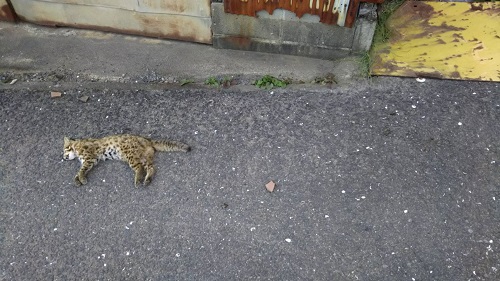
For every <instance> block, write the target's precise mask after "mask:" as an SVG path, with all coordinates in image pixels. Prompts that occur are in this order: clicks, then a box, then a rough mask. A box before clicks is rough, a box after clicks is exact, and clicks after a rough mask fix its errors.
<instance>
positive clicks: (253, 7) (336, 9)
mask: <svg viewBox="0 0 500 281" xmlns="http://www.w3.org/2000/svg"><path fill="white" fill-rule="evenodd" d="M382 1H383V0H366V1H365V2H382ZM359 3H360V0H225V1H224V10H225V12H226V13H231V14H237V15H248V16H253V17H255V16H256V15H257V12H258V11H262V10H265V11H267V12H268V13H269V14H272V13H273V11H274V10H275V9H285V10H288V11H291V12H294V13H295V14H296V15H297V17H299V18H300V17H302V16H303V15H304V14H311V15H317V16H319V18H320V22H322V23H326V24H337V25H339V26H346V27H352V26H353V25H354V21H355V19H356V16H357V13H358V8H359Z"/></svg>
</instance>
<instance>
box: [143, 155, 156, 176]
mask: <svg viewBox="0 0 500 281" xmlns="http://www.w3.org/2000/svg"><path fill="white" fill-rule="evenodd" d="M154 155H155V150H154V149H153V148H150V149H147V150H146V151H145V152H144V159H143V164H144V168H145V169H146V177H145V178H144V185H147V184H149V183H150V182H151V178H152V177H153V175H154V174H155V167H154V166H153V158H154Z"/></svg>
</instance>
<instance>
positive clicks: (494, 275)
mask: <svg viewBox="0 0 500 281" xmlns="http://www.w3.org/2000/svg"><path fill="white" fill-rule="evenodd" d="M0 87H2V88H0V104H1V107H0V124H1V125H0V131H1V141H0V202H1V206H0V207H1V213H0V231H1V235H0V253H1V257H0V260H1V262H0V279H1V280H217V281H219V280H500V247H499V243H500V88H499V84H498V83H497V84H495V83H479V82H459V81H439V80H427V81H426V82H424V83H419V82H417V81H415V79H398V78H378V79H374V80H373V81H372V82H371V83H361V84H360V85H357V86H342V87H339V88H334V89H327V88H326V87H325V88H324V89H315V90H301V89H300V87H299V88H293V87H292V88H287V89H275V90H269V91H267V90H255V91H240V90H237V89H233V88H231V87H230V88H228V89H207V88H197V87H191V88H167V89H158V90H135V89H126V87H122V89H117V88H113V87H110V88H107V87H99V88H92V85H83V86H75V87H73V88H68V89H65V90H64V91H63V95H62V97H60V98H51V97H50V90H48V89H45V88H43V89H42V88H37V87H24V88H16V89H14V88H12V87H9V86H0ZM28 88H29V89H28ZM124 88H125V89H124ZM85 95H87V96H89V99H88V101H87V102H82V101H80V100H79V98H81V97H82V96H85ZM115 133H134V134H140V135H143V136H150V137H155V138H168V139H174V140H179V141H183V142H186V143H188V144H189V145H191V146H192V148H193V149H192V151H191V152H189V153H187V154H183V153H157V155H156V158H155V163H156V167H157V174H156V176H155V177H154V178H153V182H152V183H151V184H150V185H149V186H147V187H146V188H144V187H141V188H138V189H136V188H134V184H133V172H132V171H131V170H130V168H129V167H128V166H127V165H126V164H125V163H122V162H118V161H106V162H103V163H100V164H99V165H97V167H95V168H94V169H93V170H92V171H91V172H90V174H89V176H88V184H87V185H85V186H83V187H76V186H75V184H74V182H73V176H74V175H75V174H76V171H77V170H78V167H79V163H78V162H77V161H62V160H61V159H62V152H63V150H62V148H63V137H64V136H68V137H73V138H80V137H101V136H106V135H109V134H115ZM271 180H273V181H275V182H276V189H275V191H274V192H272V193H270V192H268V191H267V190H266V189H265V184H266V183H267V182H269V181H271Z"/></svg>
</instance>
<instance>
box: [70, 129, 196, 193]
mask: <svg viewBox="0 0 500 281" xmlns="http://www.w3.org/2000/svg"><path fill="white" fill-rule="evenodd" d="M189 150H190V148H189V146H188V145H187V144H184V143H181V142H178V141H160V140H151V139H148V138H144V137H141V136H134V135H114V136H109V137H104V138H101V139H91V138H89V139H78V140H72V139H69V138H67V137H65V138H64V160H73V159H75V158H78V159H79V160H80V162H81V164H82V166H81V168H80V170H79V171H78V173H77V174H76V176H75V183H76V184H77V185H82V184H86V183H87V179H86V178H85V175H86V174H87V173H88V172H89V171H90V169H92V167H94V166H95V165H96V164H97V163H98V162H99V161H100V160H108V159H118V160H122V161H125V162H127V163H128V164H129V166H130V168H132V169H133V170H134V172H135V186H138V185H139V184H140V182H141V180H142V178H143V176H144V172H146V176H145V177H144V184H148V183H149V182H151V177H152V176H153V174H154V173H155V169H154V166H153V158H154V153H155V151H182V152H187V151H189Z"/></svg>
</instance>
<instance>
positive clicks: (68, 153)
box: [63, 137, 77, 160]
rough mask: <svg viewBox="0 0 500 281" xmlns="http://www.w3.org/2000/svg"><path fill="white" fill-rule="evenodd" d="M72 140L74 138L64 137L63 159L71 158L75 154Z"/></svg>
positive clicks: (73, 157)
mask: <svg viewBox="0 0 500 281" xmlns="http://www.w3.org/2000/svg"><path fill="white" fill-rule="evenodd" d="M74 142H75V141H74V140H72V139H70V138H68V137H64V155H63V159H64V160H73V159H75V157H76V156H77V154H76V150H75V145H74Z"/></svg>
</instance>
